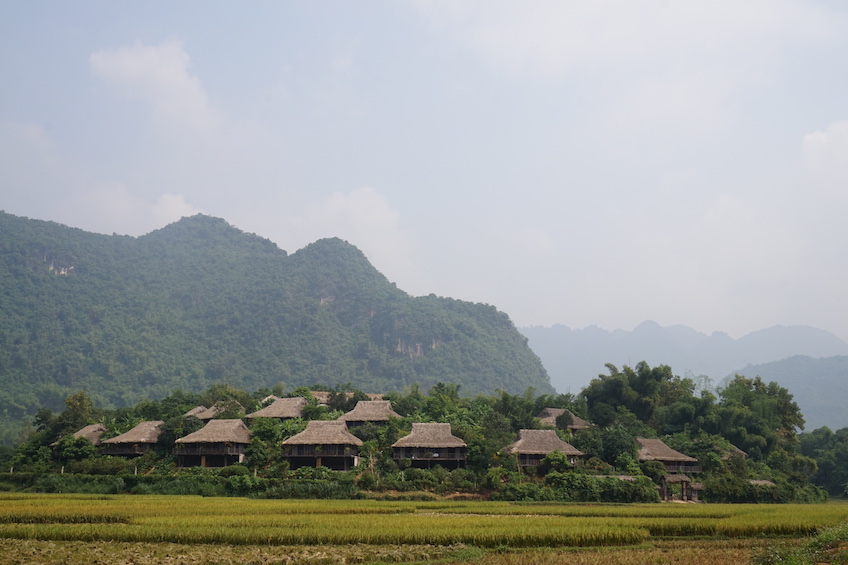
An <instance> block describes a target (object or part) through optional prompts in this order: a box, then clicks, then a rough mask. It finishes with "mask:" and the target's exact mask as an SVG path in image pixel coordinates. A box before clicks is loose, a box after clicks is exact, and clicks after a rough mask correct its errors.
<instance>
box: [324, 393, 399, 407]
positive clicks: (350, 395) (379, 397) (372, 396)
mask: <svg viewBox="0 0 848 565" xmlns="http://www.w3.org/2000/svg"><path fill="white" fill-rule="evenodd" d="M309 392H310V393H312V397H313V398H315V400H316V402H318V404H319V405H320V406H326V405H327V404H329V402H330V398H331V397H332V395H333V394H340V393H336V392H331V391H328V390H311V391H309ZM341 394H344V395H345V396H346V397H347V398H349V399H350V398H353V394H354V393H352V392H343V393H341ZM365 396H367V397H368V399H369V400H382V399H383V395H382V394H374V393H365Z"/></svg>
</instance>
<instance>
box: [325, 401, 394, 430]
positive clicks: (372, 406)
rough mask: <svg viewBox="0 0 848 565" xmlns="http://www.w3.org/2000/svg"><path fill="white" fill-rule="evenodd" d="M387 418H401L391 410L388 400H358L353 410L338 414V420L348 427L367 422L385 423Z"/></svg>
mask: <svg viewBox="0 0 848 565" xmlns="http://www.w3.org/2000/svg"><path fill="white" fill-rule="evenodd" d="M389 418H401V415H400V414H398V413H397V412H395V411H394V410H392V403H391V402H390V401H388V400H360V401H359V402H357V403H356V406H355V407H354V409H353V410H351V411H350V412H348V413H346V414H342V415H341V416H339V420H341V421H343V422H345V423H346V424H347V425H348V426H349V427H353V426H361V425H362V424H365V423H368V422H371V423H374V424H385V423H386V422H388V421H389Z"/></svg>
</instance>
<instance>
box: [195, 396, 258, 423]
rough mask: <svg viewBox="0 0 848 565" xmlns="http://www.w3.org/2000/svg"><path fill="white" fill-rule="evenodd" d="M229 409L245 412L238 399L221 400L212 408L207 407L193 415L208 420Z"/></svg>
mask: <svg viewBox="0 0 848 565" xmlns="http://www.w3.org/2000/svg"><path fill="white" fill-rule="evenodd" d="M195 410H196V409H195ZM228 410H229V411H236V412H241V413H242V414H244V406H242V405H241V404H240V403H239V401H238V400H219V401H218V402H216V403H215V404H214V405H213V406H212V407H211V408H207V409H206V410H203V411H201V412H197V413H196V414H191V415H192V416H194V417H195V418H197V419H199V420H203V421H204V422H208V421H209V420H211V419H213V418H215V417H217V416H218V415H219V414H222V413H224V412H226V411H228ZM186 415H189V414H186Z"/></svg>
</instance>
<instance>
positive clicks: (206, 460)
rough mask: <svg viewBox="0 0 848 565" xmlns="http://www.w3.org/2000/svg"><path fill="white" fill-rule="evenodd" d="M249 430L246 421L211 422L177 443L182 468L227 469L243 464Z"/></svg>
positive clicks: (176, 449)
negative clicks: (230, 466) (227, 467)
mask: <svg viewBox="0 0 848 565" xmlns="http://www.w3.org/2000/svg"><path fill="white" fill-rule="evenodd" d="M249 443H250V430H249V429H247V426H245V425H244V422H242V421H241V420H238V419H233V420H209V422H207V424H206V425H205V426H203V428H201V429H199V430H197V431H196V432H194V433H191V434H188V435H187V436H185V437H181V438H179V439H178V440H176V441H175V442H174V455H176V456H177V461H178V465H179V466H180V467H226V466H227V465H233V464H235V463H241V462H242V461H244V448H245V447H247V445H248V444H249Z"/></svg>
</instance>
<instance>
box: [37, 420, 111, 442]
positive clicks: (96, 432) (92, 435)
mask: <svg viewBox="0 0 848 565" xmlns="http://www.w3.org/2000/svg"><path fill="white" fill-rule="evenodd" d="M105 432H106V426H104V425H103V424H89V425H87V426H86V427H84V428H82V429H81V430H78V431H76V432H74V433H73V434H72V435H73V436H74V437H75V438H81V437H84V438H85V439H87V440H88V441H90V442H91V443H93V444H94V445H100V436H102V435H103V434H104V433H105ZM57 445H59V442H58V441H54V442H53V443H51V444H50V446H51V447H56V446H57Z"/></svg>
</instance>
